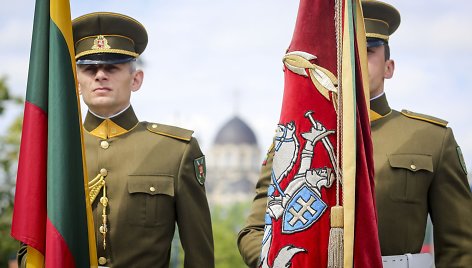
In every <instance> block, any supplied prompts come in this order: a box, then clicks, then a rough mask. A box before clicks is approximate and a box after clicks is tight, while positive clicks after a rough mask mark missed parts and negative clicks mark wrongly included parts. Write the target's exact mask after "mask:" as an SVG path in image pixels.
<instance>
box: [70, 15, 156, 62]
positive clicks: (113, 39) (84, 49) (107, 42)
mask: <svg viewBox="0 0 472 268" xmlns="http://www.w3.org/2000/svg"><path fill="white" fill-rule="evenodd" d="M72 29H73V35H74V46H75V59H76V61H77V64H118V63H125V62H129V61H132V60H134V59H136V58H137V57H138V56H139V55H140V54H141V53H142V52H143V51H144V49H145V48H146V45H147V42H148V36H147V32H146V29H145V28H144V26H143V25H142V24H141V23H139V22H138V21H137V20H135V19H133V18H131V17H129V16H126V15H123V14H119V13H112V12H94V13H90V14H85V15H82V16H80V17H78V18H76V19H74V20H73V21H72Z"/></svg>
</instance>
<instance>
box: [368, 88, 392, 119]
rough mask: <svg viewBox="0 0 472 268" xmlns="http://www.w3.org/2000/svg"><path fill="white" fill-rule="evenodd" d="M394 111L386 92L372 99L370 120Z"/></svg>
mask: <svg viewBox="0 0 472 268" xmlns="http://www.w3.org/2000/svg"><path fill="white" fill-rule="evenodd" d="M391 112H392V108H390V106H389V105H388V101H387V96H386V95H385V93H382V95H380V96H377V97H375V98H373V99H371V100H370V121H371V122H374V121H376V120H379V119H381V118H383V117H385V116H387V115H389V114H390V113H391Z"/></svg>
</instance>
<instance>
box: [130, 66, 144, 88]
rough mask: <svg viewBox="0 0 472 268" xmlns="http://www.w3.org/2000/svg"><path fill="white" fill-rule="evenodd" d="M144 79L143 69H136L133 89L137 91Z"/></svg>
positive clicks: (132, 82)
mask: <svg viewBox="0 0 472 268" xmlns="http://www.w3.org/2000/svg"><path fill="white" fill-rule="evenodd" d="M143 79H144V72H143V71H142V70H136V71H135V72H134V73H133V79H132V81H131V91H133V92H135V91H138V90H139V89H140V88H141V85H142V84H143Z"/></svg>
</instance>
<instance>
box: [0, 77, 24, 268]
mask: <svg viewBox="0 0 472 268" xmlns="http://www.w3.org/2000/svg"><path fill="white" fill-rule="evenodd" d="M22 102H23V101H22V99H21V98H19V97H15V96H11V95H10V91H9V89H8V87H7V84H6V78H5V77H2V78H0V117H3V116H4V112H5V110H6V109H7V108H8V107H9V106H8V104H10V103H12V104H14V105H20V104H21V103H22ZM21 123H22V117H21V115H18V117H17V118H16V119H15V120H14V121H13V123H12V124H11V126H10V127H9V128H8V129H7V132H6V133H5V134H0V237H1V238H2V239H0V267H7V265H8V264H7V263H8V259H9V258H10V256H11V255H12V254H14V253H15V252H16V250H17V249H18V242H16V241H15V240H14V239H13V238H11V236H10V229H11V219H12V214H13V200H14V189H15V178H16V168H17V162H18V152H19V148H20V137H21Z"/></svg>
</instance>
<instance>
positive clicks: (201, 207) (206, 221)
mask: <svg viewBox="0 0 472 268" xmlns="http://www.w3.org/2000/svg"><path fill="white" fill-rule="evenodd" d="M202 156H203V154H202V152H201V151H200V148H199V146H198V143H197V141H196V140H195V139H194V138H192V139H191V141H190V143H189V144H188V146H187V149H186V150H185V152H184V155H183V157H182V162H181V165H180V169H179V178H178V182H177V183H178V185H177V187H176V189H177V194H176V209H177V224H178V227H179V235H180V242H181V244H182V247H183V249H184V252H185V260H184V267H186V268H190V267H195V268H201V267H208V268H212V267H215V260H214V253H213V234H212V227H211V218H210V209H209V207H208V202H207V198H206V191H205V186H204V185H201V184H200V183H199V181H198V180H197V176H196V171H195V165H194V160H195V159H199V158H201V157H202Z"/></svg>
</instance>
